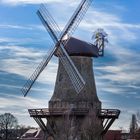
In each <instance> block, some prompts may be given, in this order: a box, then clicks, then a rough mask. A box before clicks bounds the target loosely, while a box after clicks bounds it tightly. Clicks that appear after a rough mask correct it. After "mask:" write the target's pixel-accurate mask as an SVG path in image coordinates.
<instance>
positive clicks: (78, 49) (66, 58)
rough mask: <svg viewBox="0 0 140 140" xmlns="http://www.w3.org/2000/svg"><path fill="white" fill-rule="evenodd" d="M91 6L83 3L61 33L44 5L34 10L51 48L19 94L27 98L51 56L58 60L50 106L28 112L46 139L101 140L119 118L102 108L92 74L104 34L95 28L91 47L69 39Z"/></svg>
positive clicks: (112, 111) (102, 51)
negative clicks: (51, 43)
mask: <svg viewBox="0 0 140 140" xmlns="http://www.w3.org/2000/svg"><path fill="white" fill-rule="evenodd" d="M91 3H92V0H82V1H81V3H80V4H79V6H78V7H77V9H76V10H75V12H74V14H73V15H72V17H71V18H70V20H69V22H68V23H67V24H66V26H65V28H64V29H63V31H62V32H60V29H59V27H58V25H57V24H56V22H55V20H54V19H53V18H52V16H51V15H50V13H49V12H48V10H47V7H46V5H45V4H42V5H41V6H40V9H39V10H38V11H37V14H38V16H39V18H40V20H41V22H42V23H43V25H44V26H45V28H46V30H47V31H48V33H49V35H50V36H51V38H52V39H53V42H54V44H53V46H54V47H53V48H51V50H50V52H48V54H47V55H46V56H45V57H44V59H43V60H42V62H41V63H40V64H39V66H38V67H37V69H36V70H35V71H34V73H33V74H32V75H31V77H30V78H29V80H28V81H27V82H26V83H25V85H24V87H23V88H22V92H23V94H24V96H26V95H27V94H28V92H29V91H30V89H31V87H32V86H33V84H34V82H35V81H36V79H37V78H38V76H39V75H40V73H41V72H42V71H43V70H44V69H45V67H46V66H47V64H48V63H49V61H50V59H51V57H52V56H53V55H55V56H56V57H58V59H59V67H58V72H57V78H56V83H55V89H54V93H53V95H52V97H51V99H50V101H49V107H48V108H45V109H29V110H28V111H29V113H30V116H31V117H33V118H34V120H35V121H36V122H37V124H38V125H39V126H40V128H41V129H42V130H43V131H44V133H45V138H44V139H45V140H102V139H103V136H104V135H105V134H106V132H107V131H108V129H109V128H110V126H111V125H112V123H113V122H114V121H115V119H117V118H118V117H119V114H120V111H119V110H117V109H102V107H101V102H100V101H99V99H98V96H97V93H96V86H95V80H94V74H93V65H92V63H93V57H100V56H103V55H104V46H105V44H104V42H105V41H106V33H105V32H104V31H103V30H102V29H98V30H97V31H96V32H95V35H94V36H93V38H94V39H95V43H94V44H91V43H88V42H85V41H82V40H79V39H77V38H75V37H72V34H73V32H74V31H75V29H76V28H77V27H78V25H79V23H80V21H81V20H82V18H83V17H84V15H85V13H86V11H87V9H88V7H89V6H90V4H91ZM46 120H47V122H46Z"/></svg>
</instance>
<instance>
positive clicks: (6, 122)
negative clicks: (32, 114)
mask: <svg viewBox="0 0 140 140" xmlns="http://www.w3.org/2000/svg"><path fill="white" fill-rule="evenodd" d="M17 123H18V121H17V119H16V117H14V116H13V115H12V114H10V113H5V114H2V115H0V128H1V132H2V133H3V137H4V139H5V140H8V136H9V135H10V132H11V133H12V132H13V130H14V129H15V128H16V126H17Z"/></svg>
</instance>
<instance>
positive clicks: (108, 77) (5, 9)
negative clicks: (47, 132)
mask: <svg viewBox="0 0 140 140" xmlns="http://www.w3.org/2000/svg"><path fill="white" fill-rule="evenodd" d="M40 2H41V0H0V58H1V60H0V114H1V113H4V112H11V113H13V114H14V115H16V116H17V117H18V119H19V122H20V124H25V125H35V122H34V121H33V120H32V119H31V118H30V117H29V115H28V112H27V109H28V108H42V107H47V104H48V100H49V99H50V98H51V96H52V93H53V89H54V84H55V78H56V72H57V59H56V58H55V57H53V59H52V61H51V62H50V63H49V66H48V67H47V68H46V69H45V71H44V72H43V73H42V74H41V76H40V77H39V79H38V80H37V82H36V83H35V85H34V87H33V89H32V90H31V92H30V93H29V96H28V97H27V98H24V97H23V96H22V94H21V92H20V89H21V87H22V86H23V84H24V83H25V81H26V80H27V78H28V77H29V76H30V75H31V74H32V72H33V71H34V69H35V68H36V66H37V64H39V62H40V61H41V59H42V58H43V56H44V55H45V54H46V53H47V51H48V49H49V48H50V46H51V43H52V40H51V39H50V37H49V36H48V33H47V32H46V31H45V29H44V27H43V25H42V24H41V22H40V20H39V18H38V17H37V15H36V11H37V9H38V8H39V4H40ZM42 2H44V1H42ZM79 2H80V0H76V1H75V0H69V1H67V2H65V1H64V0H46V3H47V8H48V10H49V11H50V12H51V14H52V15H53V17H54V18H55V20H56V21H57V23H58V24H59V26H60V27H61V28H63V27H64V26H65V24H66V23H67V21H68V19H69V17H70V16H71V15H72V13H73V11H74V9H75V8H76V7H77V4H78V3H79ZM139 5H140V2H139V1H136V0H133V1H132V0H123V1H122V0H116V1H114V0H106V1H104V0H94V1H93V3H92V6H91V7H90V9H89V10H88V12H87V14H86V16H85V18H84V20H83V21H82V22H81V24H80V26H79V27H78V29H77V30H76V32H75V34H74V36H75V37H78V38H80V39H83V40H85V41H89V42H92V40H91V36H92V33H93V32H94V31H95V30H96V29H97V28H104V30H105V31H106V32H107V33H108V40H109V44H108V45H107V47H106V48H105V56H104V57H102V58H98V59H94V72H95V78H96V86H97V91H98V96H99V98H100V100H101V101H102V106H103V108H117V109H120V110H121V111H122V113H121V115H120V118H119V120H117V121H116V122H115V123H114V125H113V126H112V128H113V129H116V128H117V129H119V128H120V127H123V128H124V129H125V128H126V129H127V128H129V124H130V123H129V122H130V118H131V115H132V113H135V112H137V111H138V110H140V56H139V53H140V47H139V46H140V42H139V36H140V17H139V13H140V8H139ZM25 118H26V119H25Z"/></svg>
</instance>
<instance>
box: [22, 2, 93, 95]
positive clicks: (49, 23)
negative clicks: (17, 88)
mask: <svg viewBox="0 0 140 140" xmlns="http://www.w3.org/2000/svg"><path fill="white" fill-rule="evenodd" d="M91 2H92V0H82V2H81V3H80V4H79V6H78V8H77V9H76V11H75V12H74V14H73V15H72V17H71V18H70V20H69V22H68V24H67V25H66V26H65V28H64V29H63V31H62V32H61V33H60V34H59V32H60V29H59V27H58V25H57V24H56V22H55V20H54V19H53V18H52V16H51V15H50V13H49V12H48V10H47V9H46V7H45V4H42V5H41V7H40V9H39V10H38V11H37V15H38V16H39V18H40V20H41V22H42V23H43V25H44V27H45V28H46V30H47V31H48V33H49V35H50V36H51V38H52V39H53V41H54V44H53V47H52V48H51V51H50V52H48V54H47V55H46V56H45V57H44V59H43V60H42V62H41V63H40V64H39V65H38V67H37V68H36V70H35V71H34V73H33V74H32V75H31V77H30V78H29V79H28V80H27V82H26V83H25V85H24V87H23V88H22V93H23V94H24V96H26V95H27V94H28V92H29V91H30V89H31V87H32V86H33V84H34V82H35V81H36V80H37V78H38V77H39V75H40V74H41V72H42V71H43V70H44V69H45V67H46V66H47V64H48V63H49V61H50V59H51V58H52V56H53V55H54V54H56V55H57V56H58V57H59V59H60V61H61V63H62V64H63V66H64V68H65V70H66V71H67V74H68V76H69V78H70V80H71V82H72V85H73V87H74V89H75V90H76V92H77V93H79V92H80V91H81V90H82V89H83V87H84V85H85V81H84V80H83V78H82V76H81V75H80V73H79V72H78V70H77V68H76V67H75V65H74V63H73V62H72V60H71V58H70V57H69V55H68V53H67V52H66V50H65V49H64V47H65V45H66V44H67V42H68V40H69V39H70V38H68V39H67V40H63V38H64V37H65V36H66V35H68V36H69V37H70V36H71V35H72V34H73V32H74V31H75V29H76V28H77V26H78V25H79V23H80V21H81V20H82V18H83V16H84V15H85V13H86V11H87V9H88V7H89V6H90V4H91Z"/></svg>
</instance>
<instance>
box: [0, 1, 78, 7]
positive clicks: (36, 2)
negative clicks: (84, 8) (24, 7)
mask: <svg viewBox="0 0 140 140" xmlns="http://www.w3.org/2000/svg"><path fill="white" fill-rule="evenodd" d="M69 1H70V3H73V4H75V3H76V2H75V1H74V0H69ZM55 2H57V3H64V2H66V1H65V0H1V3H3V4H8V5H13V6H15V5H21V4H41V3H55Z"/></svg>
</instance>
